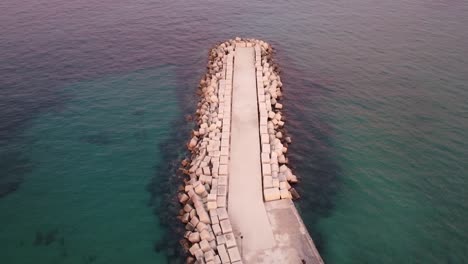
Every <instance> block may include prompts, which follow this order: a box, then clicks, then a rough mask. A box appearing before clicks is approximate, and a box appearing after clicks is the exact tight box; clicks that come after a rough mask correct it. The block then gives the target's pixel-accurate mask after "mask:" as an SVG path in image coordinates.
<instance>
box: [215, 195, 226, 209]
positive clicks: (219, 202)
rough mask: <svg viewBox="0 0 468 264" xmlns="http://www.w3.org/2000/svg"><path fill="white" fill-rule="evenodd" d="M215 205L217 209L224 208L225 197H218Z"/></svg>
mask: <svg viewBox="0 0 468 264" xmlns="http://www.w3.org/2000/svg"><path fill="white" fill-rule="evenodd" d="M217 204H218V208H219V207H226V196H218V200H217Z"/></svg>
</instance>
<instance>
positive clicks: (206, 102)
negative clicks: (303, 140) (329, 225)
mask: <svg viewBox="0 0 468 264" xmlns="http://www.w3.org/2000/svg"><path fill="white" fill-rule="evenodd" d="M272 55H273V50H272V48H271V46H270V45H269V44H268V43H266V42H264V41H261V40H256V39H241V38H236V39H232V40H229V41H226V42H223V43H221V44H219V45H217V46H216V47H214V48H212V49H211V51H210V53H209V62H208V66H207V73H206V74H205V76H204V77H203V78H202V80H201V81H200V84H199V90H198V93H199V95H200V101H199V103H198V108H197V111H196V122H197V127H196V129H195V130H194V131H193V133H192V138H191V139H190V141H189V142H188V143H187V147H188V149H189V151H190V152H191V156H190V158H187V159H184V160H183V161H182V170H183V171H184V172H185V174H186V175H187V178H186V179H185V186H184V188H183V191H182V190H181V192H180V193H179V195H178V199H179V202H180V203H181V204H182V206H183V208H182V209H181V210H180V214H179V216H178V218H179V219H180V220H181V221H182V223H184V224H185V228H186V230H187V231H186V232H185V234H184V239H182V240H181V244H182V246H183V247H184V248H185V249H186V250H187V252H188V253H189V256H188V258H187V262H188V263H195V262H196V263H301V262H302V263H304V262H306V263H323V262H322V260H321V258H320V256H319V254H318V252H317V250H316V249H315V246H314V245H313V242H312V239H311V238H310V236H309V234H308V232H307V230H306V228H305V226H304V225H303V223H302V220H301V219H300V217H299V214H298V213H297V211H296V209H295V207H294V205H293V203H292V202H291V199H292V198H298V197H299V195H298V194H297V192H296V191H295V189H294V188H293V187H292V186H291V184H294V183H297V177H296V176H295V175H293V173H292V171H291V169H290V168H288V166H287V164H288V159H287V157H286V153H287V150H288V149H287V146H288V144H290V143H291V139H290V138H289V137H287V136H286V135H285V131H284V130H283V127H284V124H285V123H284V116H283V114H282V112H281V111H282V108H283V105H282V104H281V103H280V99H281V97H282V82H281V79H280V76H279V74H278V72H279V71H278V68H277V66H276V65H275V64H274V62H273V60H272Z"/></svg>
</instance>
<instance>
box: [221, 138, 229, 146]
mask: <svg viewBox="0 0 468 264" xmlns="http://www.w3.org/2000/svg"><path fill="white" fill-rule="evenodd" d="M221 147H229V140H227V139H224V140H221Z"/></svg>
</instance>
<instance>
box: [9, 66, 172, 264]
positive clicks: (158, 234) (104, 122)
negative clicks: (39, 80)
mask: <svg viewBox="0 0 468 264" xmlns="http://www.w3.org/2000/svg"><path fill="white" fill-rule="evenodd" d="M171 76H173V67H161V68H155V69H147V70H141V71H137V72H133V73H128V74H123V75H118V76H109V77H104V78H99V79H94V80H88V81H82V82H78V83H76V84H73V85H71V86H69V87H65V88H64V89H63V90H62V93H64V94H66V95H67V97H68V98H69V100H68V101H67V103H66V104H65V105H64V106H63V109H62V110H61V111H59V112H48V113H44V114H41V115H39V116H38V117H36V118H35V119H34V121H33V122H32V124H30V127H29V128H28V129H27V130H25V131H23V132H22V135H21V136H22V138H23V140H25V141H26V142H28V145H27V146H24V147H25V150H24V151H27V153H26V154H25V155H27V157H28V159H29V160H30V162H31V163H32V164H33V165H32V166H33V167H34V168H33V170H31V172H29V173H27V174H26V175H25V176H24V178H25V179H24V183H23V184H22V185H21V189H20V191H18V192H14V193H12V194H11V195H8V196H7V197H5V198H3V199H1V200H0V211H1V212H2V217H1V219H0V227H1V228H0V234H1V235H0V238H1V241H2V250H1V253H0V259H2V262H3V263H33V262H36V261H38V260H39V261H40V263H91V262H92V263H130V262H134V261H136V262H138V263H164V262H165V259H166V257H165V256H164V255H163V254H159V253H155V252H154V250H153V245H154V243H155V241H157V240H159V239H161V238H162V237H163V232H164V231H163V229H162V228H161V226H160V225H159V223H158V219H155V217H154V215H153V213H152V211H151V210H149V207H148V202H149V200H150V194H149V193H148V192H147V191H146V190H145V189H146V186H147V184H148V182H149V181H150V179H151V177H152V176H153V174H154V166H157V165H158V163H160V162H161V156H162V154H161V153H160V152H159V150H158V144H160V143H161V142H163V141H164V140H166V139H168V137H169V134H170V124H171V122H172V121H173V120H174V119H175V118H177V117H178V116H179V115H180V110H179V108H178V105H177V103H176V96H175V93H174V87H173V86H174V84H173V80H171ZM96 91H99V93H96ZM7 241H8V243H5V242H7ZM36 263H37V262H36Z"/></svg>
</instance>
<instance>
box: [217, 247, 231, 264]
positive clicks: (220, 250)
mask: <svg viewBox="0 0 468 264" xmlns="http://www.w3.org/2000/svg"><path fill="white" fill-rule="evenodd" d="M216 249H217V250H218V255H219V257H220V258H221V263H229V262H230V258H229V255H228V253H227V250H226V247H225V246H224V245H220V246H217V247H216Z"/></svg>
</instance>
